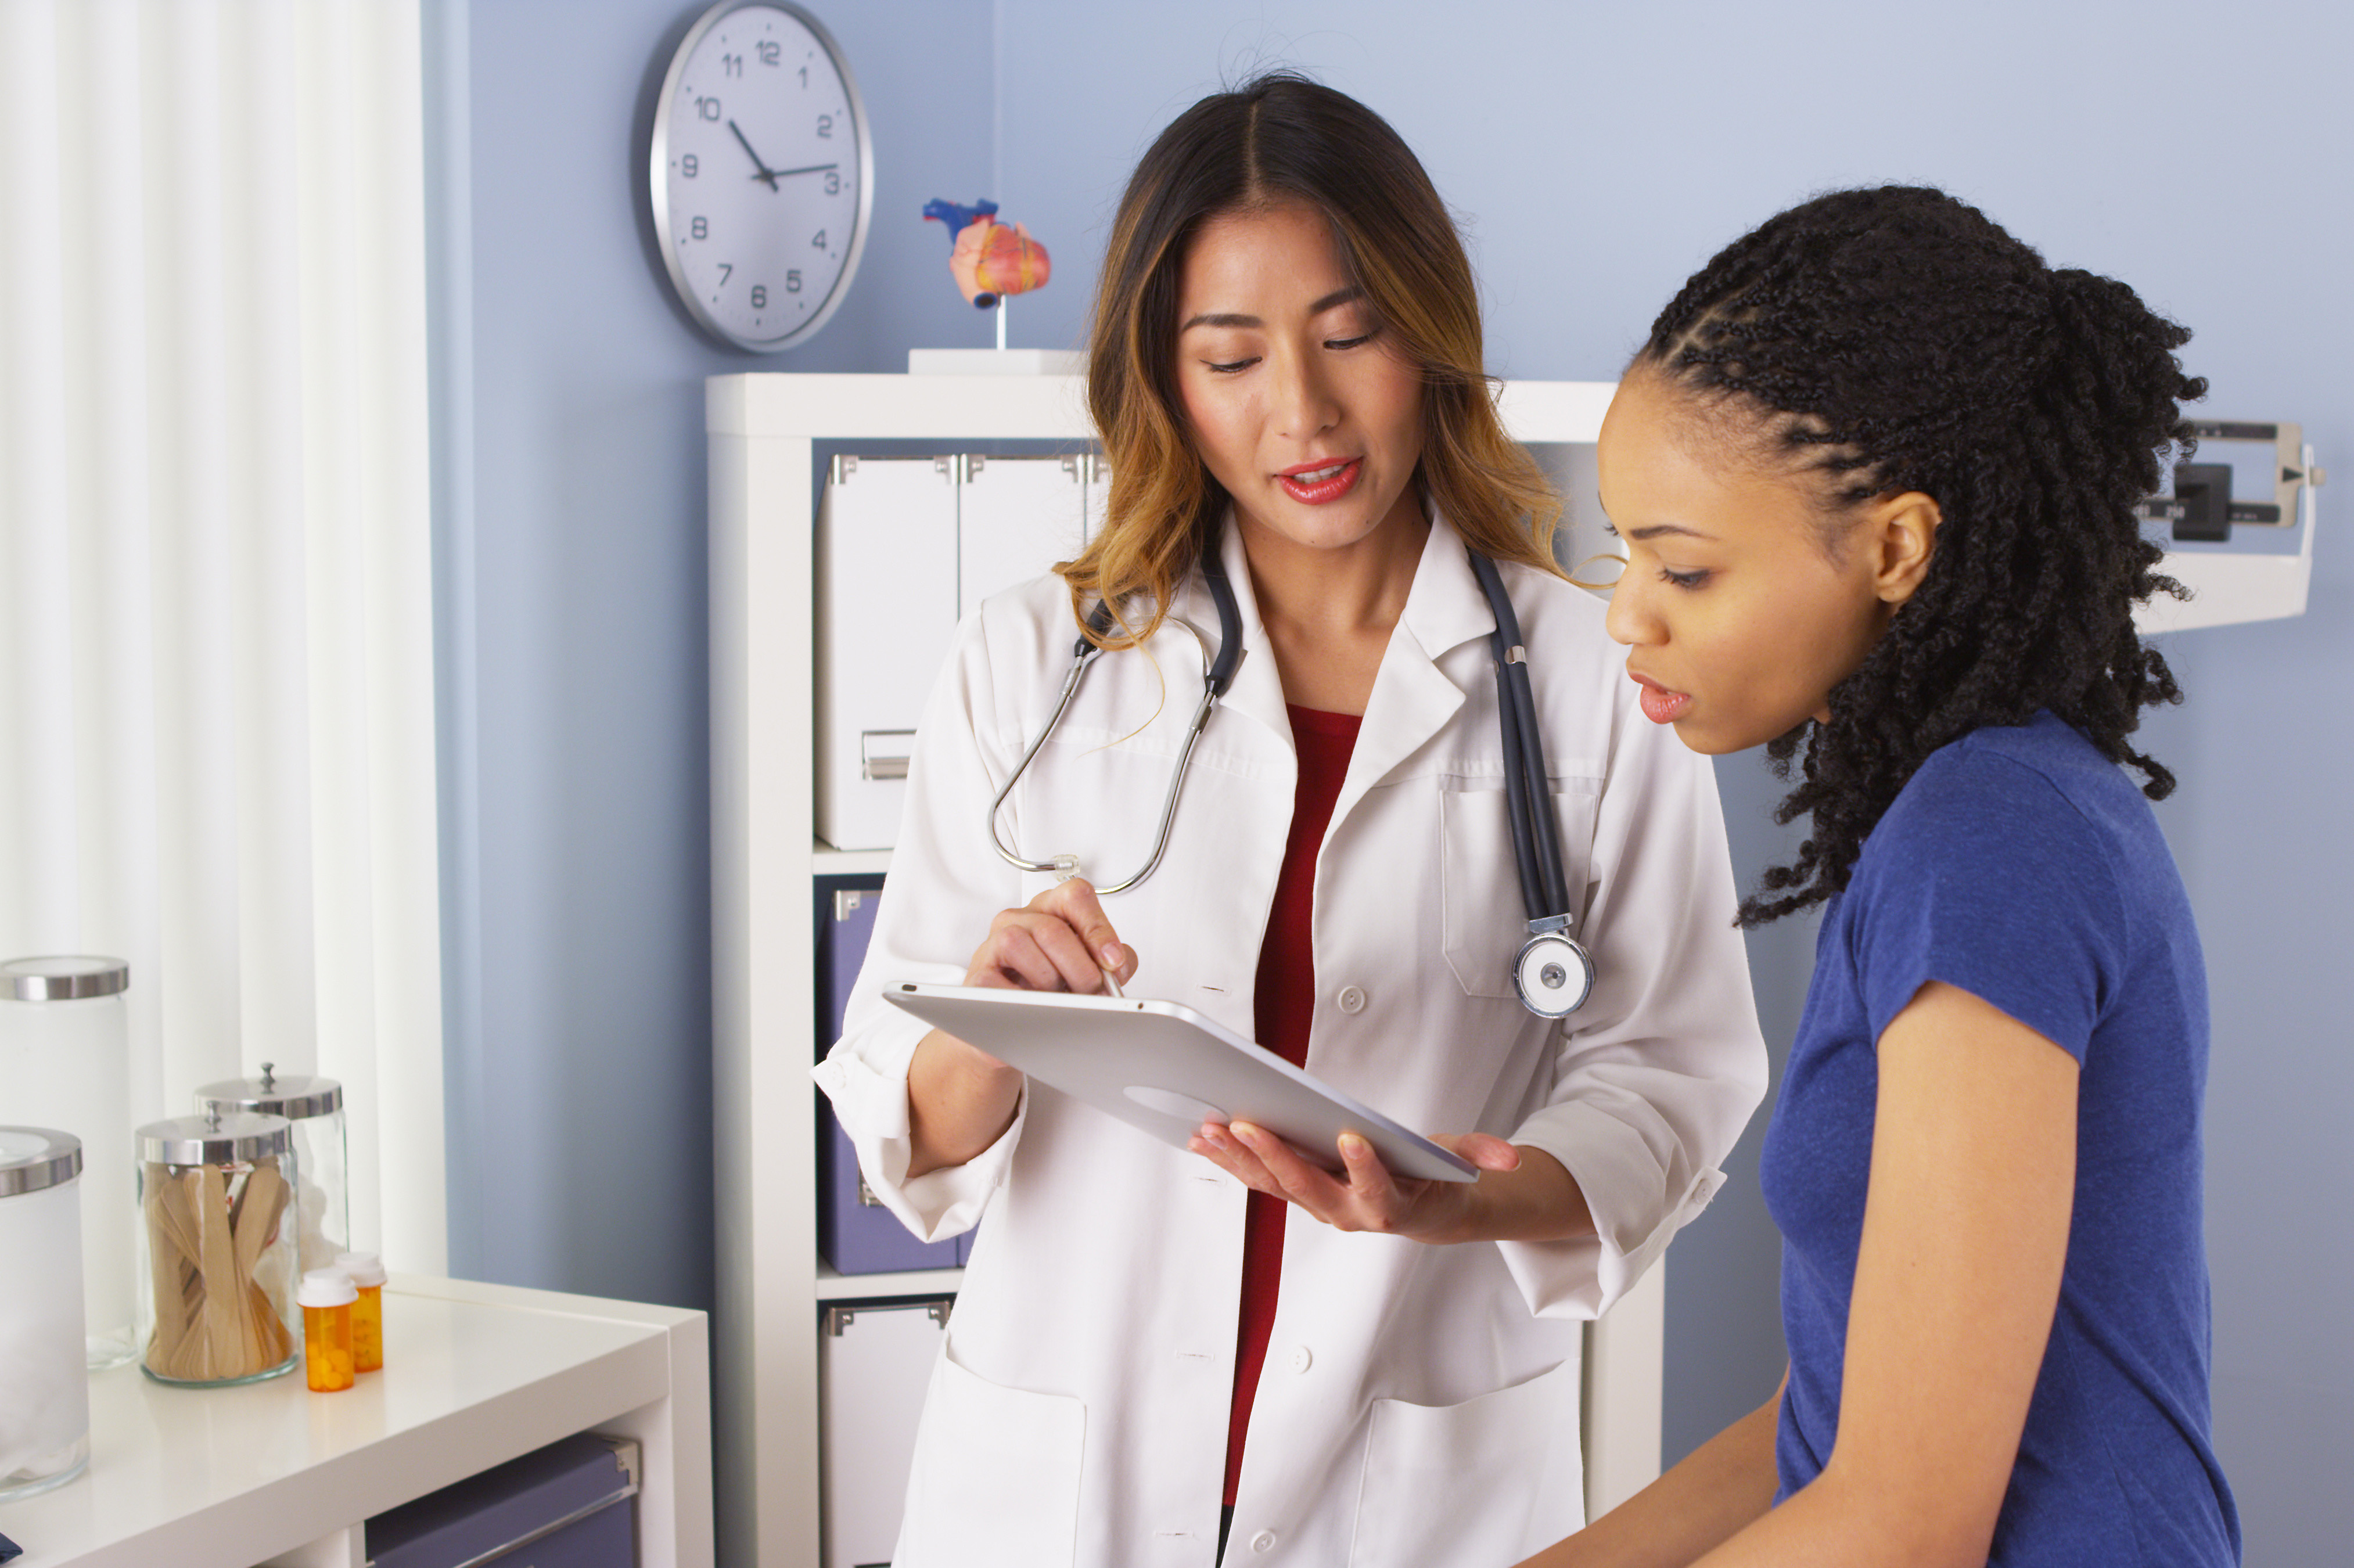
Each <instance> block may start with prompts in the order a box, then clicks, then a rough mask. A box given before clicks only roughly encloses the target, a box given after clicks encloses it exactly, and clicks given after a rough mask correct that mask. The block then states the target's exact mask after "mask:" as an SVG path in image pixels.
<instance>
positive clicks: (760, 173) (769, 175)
mask: <svg viewBox="0 0 2354 1568" xmlns="http://www.w3.org/2000/svg"><path fill="white" fill-rule="evenodd" d="M727 129H728V130H730V131H734V132H736V141H737V144H738V145H740V146H741V147H742V148H743V149H744V155H745V156H746V157H748V158H749V159H751V160H752V167H753V169H754V170H755V171H757V172H756V173H755V174H754V175H752V177H753V178H754V179H756V180H758V181H759V182H760V183H761V184H762V185H766V186H768V187H769V189H770V190H775V189H776V188H777V171H776V170H774V169H772V168H770V167H769V165H768V164H764V163H762V162H761V161H760V154H758V153H755V152H754V151H752V143H749V142H748V141H746V140H745V139H744V132H742V131H740V130H737V125H736V122H734V121H733V120H730V121H729V122H727Z"/></svg>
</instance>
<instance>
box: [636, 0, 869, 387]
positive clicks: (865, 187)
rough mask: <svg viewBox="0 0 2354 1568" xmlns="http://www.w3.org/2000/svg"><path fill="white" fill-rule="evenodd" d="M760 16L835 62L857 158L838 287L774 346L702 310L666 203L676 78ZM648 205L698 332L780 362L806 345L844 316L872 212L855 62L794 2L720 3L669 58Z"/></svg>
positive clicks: (652, 148)
mask: <svg viewBox="0 0 2354 1568" xmlns="http://www.w3.org/2000/svg"><path fill="white" fill-rule="evenodd" d="M756 9H757V10H769V11H782V12H784V13H785V14H786V15H787V16H791V17H792V18H793V19H794V20H795V21H797V22H799V23H801V26H805V27H807V28H808V29H809V30H810V36H811V37H814V38H815V39H817V41H818V46H819V47H820V48H822V49H824V50H825V52H826V55H827V58H830V59H832V61H833V69H834V70H835V71H836V73H837V74H839V75H840V76H841V78H842V90H843V95H844V96H845V97H847V98H848V99H849V101H850V123H851V139H852V141H853V143H854V144H855V146H856V148H857V152H858V217H857V218H856V220H855V221H854V224H853V225H852V228H851V231H850V249H849V253H848V254H847V255H846V256H844V257H843V262H842V270H841V271H839V272H837V273H836V274H834V280H833V287H832V290H830V291H828V292H827V294H826V297H825V300H824V302H822V303H821V304H820V305H819V306H818V308H817V311H816V313H814V314H812V315H811V317H810V318H809V320H807V321H805V322H803V323H801V325H799V326H797V327H795V328H793V329H792V330H791V331H790V332H789V333H786V334H784V335H783V336H782V337H775V338H748V337H744V336H741V335H739V334H737V333H735V332H733V331H731V330H729V329H728V328H727V327H726V326H725V325H723V324H722V323H720V322H719V320H718V319H717V318H716V317H715V316H713V315H712V314H711V313H710V312H709V311H707V310H705V309H704V306H703V302H702V301H701V300H699V299H698V298H696V296H695V285H694V284H693V283H691V282H689V281H687V277H686V271H685V269H684V267H682V266H681V265H680V263H679V259H678V246H677V245H676V243H675V242H674V240H673V236H672V234H671V227H670V203H669V201H668V200H667V199H666V198H667V193H668V189H669V186H668V179H667V175H668V172H669V164H670V105H671V100H672V99H673V97H675V96H676V95H677V92H678V83H679V78H680V77H681V76H682V75H683V74H684V71H685V69H686V62H687V61H688V59H690V58H693V56H694V54H695V46H696V45H698V44H700V43H702V42H703V37H704V35H705V33H708V32H709V31H711V29H712V27H713V26H716V24H717V23H718V21H719V19H720V18H721V17H723V16H729V15H731V14H732V13H735V12H737V11H750V10H756ZM646 205H647V206H648V207H651V208H652V219H653V226H654V238H655V239H656V241H657V242H658V243H659V248H660V249H661V250H662V258H663V270H664V271H666V272H668V273H669V275H670V283H671V291H672V292H673V293H674V294H675V295H677V296H678V298H679V300H680V301H681V302H683V303H684V304H685V306H686V310H687V313H688V314H689V315H691V316H693V317H694V318H695V324H696V325H697V326H700V327H701V328H703V330H704V331H705V332H707V333H709V334H712V335H713V336H715V337H716V338H718V339H719V340H720V341H721V342H722V343H725V344H730V345H731V346H733V347H736V348H740V349H743V350H745V351H746V352H748V353H751V354H780V353H782V352H783V351H785V350H786V349H789V348H797V347H799V346H800V345H801V344H803V343H806V342H808V341H809V339H810V338H811V336H813V335H815V334H816V333H817V331H818V330H819V329H820V328H821V327H822V326H824V325H825V323H827V322H829V321H831V320H832V319H833V313H834V312H836V311H837V310H840V309H841V308H842V302H843V299H844V298H845V297H846V296H847V295H848V294H849V292H850V284H851V281H852V280H853V279H854V278H855V277H857V276H858V264H859V263H860V262H861V261H862V260H864V259H865V256H866V230H867V227H868V221H869V219H870V218H871V217H873V216H874V210H875V143H874V140H873V138H872V137H871V136H870V135H869V134H868V132H867V126H866V101H865V99H864V97H862V96H861V95H860V93H859V90H858V78H857V76H856V75H855V74H854V72H853V71H852V70H851V69H850V61H849V59H848V58H846V57H845V56H844V55H843V52H842V46H841V45H840V44H838V43H836V42H835V41H834V37H833V34H832V33H831V32H829V31H828V30H827V29H826V26H825V24H824V23H823V22H821V21H819V20H818V19H817V18H816V17H815V16H811V15H810V14H809V12H808V11H806V10H804V9H802V8H801V6H799V5H794V4H793V3H792V0H718V4H717V5H714V6H712V7H711V9H709V10H707V11H705V13H704V14H703V15H702V16H697V17H696V18H695V25H694V26H691V27H689V28H687V30H686V36H685V37H683V38H681V39H680V40H679V43H678V48H676V49H675V50H673V52H672V54H671V57H670V67H669V69H667V70H665V71H663V85H662V96H661V98H660V99H658V100H657V101H656V102H655V104H654V123H653V134H652V137H651V138H649V142H648V146H647V159H646Z"/></svg>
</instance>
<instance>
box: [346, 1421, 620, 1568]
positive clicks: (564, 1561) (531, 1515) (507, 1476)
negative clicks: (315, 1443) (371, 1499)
mask: <svg viewBox="0 0 2354 1568" xmlns="http://www.w3.org/2000/svg"><path fill="white" fill-rule="evenodd" d="M637 1469H638V1459H637V1445H636V1444H634V1443H629V1442H622V1441H619V1440H615V1441H608V1440H607V1439H605V1438H602V1437H599V1436H596V1435H595V1434H593V1433H588V1432H584V1433H581V1434H579V1435H578V1436H572V1437H567V1438H565V1439H564V1440H563V1441H561V1442H558V1443H551V1444H549V1445H548V1446H546V1447H545V1448H541V1449H538V1450H536V1451H535V1452H533V1453H529V1454H525V1456H524V1457H522V1458H520V1459H510V1460H509V1461H508V1462H507V1463H505V1464H504V1465H501V1466H499V1467H497V1468H496V1469H493V1470H484V1471H483V1472H482V1474H481V1475H479V1476H470V1477H468V1478H466V1479H464V1480H462V1481H459V1482H457V1483H456V1484H455V1485H452V1486H447V1487H443V1488H442V1489H440V1491H438V1492H429V1493H428V1494H427V1495H425V1496H424V1497H421V1498H419V1499H417V1500H416V1501H415V1502H408V1503H403V1504H401V1505H400V1506H399V1507H398V1508H397V1509H393V1510H389V1511H387V1512H385V1513H380V1514H378V1515H376V1517H375V1518H374V1519H372V1520H368V1521H367V1553H368V1560H369V1562H370V1563H373V1564H374V1568H461V1564H466V1563H485V1564H487V1563H505V1562H508V1561H509V1560H510V1559H512V1561H513V1562H514V1563H516V1564H518V1565H520V1564H522V1563H525V1562H528V1563H530V1565H531V1568H636V1564H637V1561H638V1504H637V1496H638V1480H637ZM526 1547H527V1548H529V1551H528V1552H519V1551H518V1549H520V1548H526Z"/></svg>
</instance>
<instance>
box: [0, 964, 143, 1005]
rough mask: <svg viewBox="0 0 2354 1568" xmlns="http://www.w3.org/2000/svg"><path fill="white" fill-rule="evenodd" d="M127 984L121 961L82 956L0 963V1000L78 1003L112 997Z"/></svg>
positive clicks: (127, 972) (128, 972) (128, 969)
mask: <svg viewBox="0 0 2354 1568" xmlns="http://www.w3.org/2000/svg"><path fill="white" fill-rule="evenodd" d="M130 984H131V966H130V965H129V964H126V963H124V962H123V961H122V959H101V958H95V957H92V956H90V955H88V954H83V955H80V956H73V957H60V958H49V959H9V960H8V961H7V962H6V963H5V964H0V1001H83V1000H85V999H86V998H89V997H93V996H113V995H115V994H116V993H117V992H119V991H122V990H123V989H125V988H126V987H128V986H129V985H130Z"/></svg>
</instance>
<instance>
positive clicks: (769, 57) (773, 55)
mask: <svg viewBox="0 0 2354 1568" xmlns="http://www.w3.org/2000/svg"><path fill="white" fill-rule="evenodd" d="M758 48H759V50H760V63H761V64H762V65H764V66H772V65H775V64H777V63H778V62H779V60H780V59H781V58H783V55H784V46H783V45H781V44H779V43H778V42H777V40H776V39H774V38H762V39H761V40H760V42H759V46H758Z"/></svg>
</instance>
